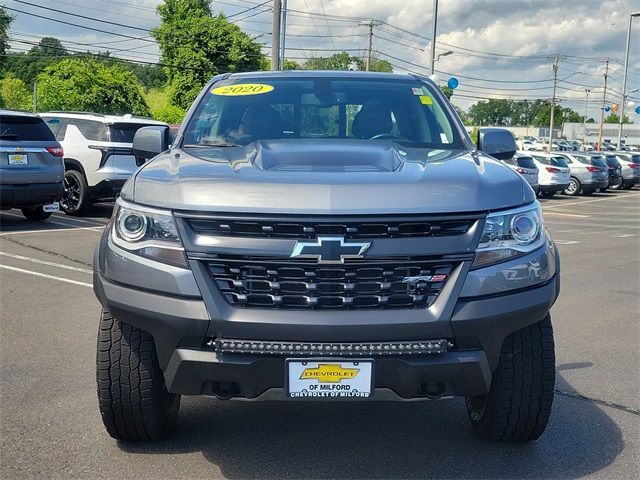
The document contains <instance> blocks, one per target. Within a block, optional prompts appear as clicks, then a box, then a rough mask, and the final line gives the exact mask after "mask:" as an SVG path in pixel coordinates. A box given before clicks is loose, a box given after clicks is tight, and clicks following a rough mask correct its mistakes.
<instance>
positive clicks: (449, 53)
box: [435, 50, 455, 62]
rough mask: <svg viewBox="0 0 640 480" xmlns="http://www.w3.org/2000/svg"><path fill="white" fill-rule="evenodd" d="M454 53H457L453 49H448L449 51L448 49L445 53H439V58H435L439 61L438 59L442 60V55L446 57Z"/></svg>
mask: <svg viewBox="0 0 640 480" xmlns="http://www.w3.org/2000/svg"><path fill="white" fill-rule="evenodd" d="M453 53H455V52H452V51H451V50H448V51H446V52H444V53H441V54H439V55H438V56H437V58H436V60H435V61H436V62H437V61H438V60H440V57H446V56H448V55H452V54H453Z"/></svg>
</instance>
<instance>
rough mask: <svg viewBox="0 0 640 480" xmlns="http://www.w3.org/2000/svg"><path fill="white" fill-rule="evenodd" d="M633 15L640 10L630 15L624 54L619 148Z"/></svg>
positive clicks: (620, 145)
mask: <svg viewBox="0 0 640 480" xmlns="http://www.w3.org/2000/svg"><path fill="white" fill-rule="evenodd" d="M633 17H640V12H633V13H631V14H630V15H629V29H628V30H627V48H626V50H625V54H624V76H623V77H622V104H621V105H620V128H619V129H618V150H621V149H622V124H623V123H624V103H625V100H626V99H625V95H626V94H627V70H628V68H629V44H630V43H631V23H632V22H633Z"/></svg>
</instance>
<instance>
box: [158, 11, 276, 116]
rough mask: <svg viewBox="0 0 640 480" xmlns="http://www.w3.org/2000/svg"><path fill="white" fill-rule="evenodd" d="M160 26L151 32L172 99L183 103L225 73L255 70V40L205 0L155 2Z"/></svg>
mask: <svg viewBox="0 0 640 480" xmlns="http://www.w3.org/2000/svg"><path fill="white" fill-rule="evenodd" d="M158 13H159V15H160V19H161V22H160V26H159V27H158V28H156V29H155V30H153V31H152V32H151V35H152V36H153V37H154V38H155V40H156V41H157V42H158V45H159V46H160V53H161V58H162V62H163V63H165V64H167V65H172V66H171V67H167V69H166V73H167V78H168V80H169V85H170V96H171V102H172V103H173V104H174V105H177V106H178V107H181V108H184V109H186V108H188V107H189V106H190V105H191V102H192V101H193V100H194V98H195V97H196V96H197V95H198V93H199V92H200V90H201V89H202V87H203V85H204V84H205V83H206V82H207V81H208V80H209V79H210V78H211V77H212V76H214V75H217V74H219V73H225V72H243V71H250V70H260V69H261V67H262V66H263V65H264V58H265V57H264V55H263V54H262V53H261V51H260V47H261V46H260V44H259V43H257V42H256V41H255V40H254V39H252V38H251V37H249V36H248V35H247V34H245V33H244V32H243V31H242V30H240V27H238V26H237V25H235V24H233V23H231V22H229V21H228V20H227V19H226V17H225V16H224V15H223V14H222V13H220V14H219V15H217V16H215V17H213V16H211V9H210V1H209V0H165V1H164V3H163V4H161V5H160V6H158Z"/></svg>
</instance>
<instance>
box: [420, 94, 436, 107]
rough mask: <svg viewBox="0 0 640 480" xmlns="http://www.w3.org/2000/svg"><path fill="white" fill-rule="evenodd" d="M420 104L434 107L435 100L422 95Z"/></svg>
mask: <svg viewBox="0 0 640 480" xmlns="http://www.w3.org/2000/svg"><path fill="white" fill-rule="evenodd" d="M420 103H421V104H423V105H433V100H431V97H430V96H429V95H420Z"/></svg>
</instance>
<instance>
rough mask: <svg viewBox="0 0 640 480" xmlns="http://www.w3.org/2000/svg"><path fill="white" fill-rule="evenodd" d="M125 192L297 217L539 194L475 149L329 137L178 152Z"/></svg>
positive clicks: (449, 208) (191, 205)
mask: <svg viewBox="0 0 640 480" xmlns="http://www.w3.org/2000/svg"><path fill="white" fill-rule="evenodd" d="M122 196H123V198H124V199H125V200H130V201H133V202H136V203H140V204H144V205H149V206H154V207H164V208H170V209H175V210H200V211H209V212H247V213H291V214H380V213H381V212H384V213H388V214H391V213H456V212H471V211H490V210H498V209H502V208H508V207H514V206H518V205H522V204H523V203H529V202H531V201H533V200H534V199H535V196H534V193H533V191H532V190H531V188H530V187H529V186H528V185H527V184H526V183H525V182H524V181H523V180H522V178H521V177H520V176H519V175H518V174H517V173H515V172H513V171H511V170H510V169H509V168H507V167H505V166H504V165H502V164H501V163H500V162H498V161H496V160H495V159H493V158H491V157H488V156H486V155H484V154H482V153H479V152H472V153H470V152H468V151H466V150H434V149H425V148H409V147H406V146H403V145H401V144H399V143H392V142H389V141H388V140H386V141H382V140H381V141H370V140H366V141H359V140H326V139H323V140H314V139H309V140H269V141H258V142H253V143H251V144H249V145H247V146H245V147H197V148H189V147H186V148H184V149H173V150H170V151H168V152H166V153H164V154H161V155H159V156H158V157H156V158H155V159H153V160H152V161H150V162H148V163H147V164H146V165H145V166H144V167H142V168H141V169H140V170H138V172H137V174H136V175H135V176H134V177H132V178H131V180H130V181H129V182H128V183H127V185H126V186H125V188H124V189H123V191H122Z"/></svg>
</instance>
